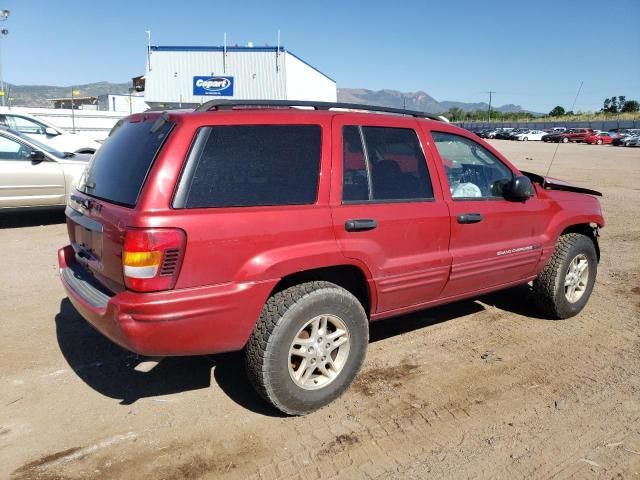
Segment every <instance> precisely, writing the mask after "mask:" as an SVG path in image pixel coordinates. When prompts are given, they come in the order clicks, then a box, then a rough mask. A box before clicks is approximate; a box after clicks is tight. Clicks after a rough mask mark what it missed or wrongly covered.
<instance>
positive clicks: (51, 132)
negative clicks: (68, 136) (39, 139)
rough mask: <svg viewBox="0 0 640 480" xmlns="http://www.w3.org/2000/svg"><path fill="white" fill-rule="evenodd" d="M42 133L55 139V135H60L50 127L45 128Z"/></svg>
mask: <svg viewBox="0 0 640 480" xmlns="http://www.w3.org/2000/svg"><path fill="white" fill-rule="evenodd" d="M44 133H45V134H47V135H50V136H52V137H55V136H56V135H60V133H59V132H58V131H57V130H56V129H55V128H51V127H47V128H45V129H44Z"/></svg>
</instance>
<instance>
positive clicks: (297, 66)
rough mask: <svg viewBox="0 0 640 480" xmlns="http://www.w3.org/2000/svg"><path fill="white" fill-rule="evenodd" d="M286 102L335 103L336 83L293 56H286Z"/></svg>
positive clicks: (336, 97) (336, 95)
mask: <svg viewBox="0 0 640 480" xmlns="http://www.w3.org/2000/svg"><path fill="white" fill-rule="evenodd" d="M286 75H287V100H316V101H321V102H337V101H338V92H337V89H336V82H334V81H333V80H331V79H330V78H328V77H326V76H325V75H323V74H321V73H319V72H317V71H316V70H315V69H314V68H313V67H311V66H309V65H307V64H306V63H305V62H303V61H302V60H300V59H299V58H298V57H296V56H295V55H292V54H290V53H289V52H287V54H286Z"/></svg>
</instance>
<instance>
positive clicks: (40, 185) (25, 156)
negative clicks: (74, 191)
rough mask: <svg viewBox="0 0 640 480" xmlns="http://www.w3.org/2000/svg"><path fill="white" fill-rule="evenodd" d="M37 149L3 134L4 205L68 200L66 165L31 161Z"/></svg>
mask: <svg viewBox="0 0 640 480" xmlns="http://www.w3.org/2000/svg"><path fill="white" fill-rule="evenodd" d="M31 152H33V149H32V148H31V147H29V146H27V145H25V144H23V143H21V142H18V141H16V140H14V139H12V138H8V137H5V136H2V135H0V208H4V207H33V206H47V205H61V204H64V200H65V192H66V189H65V181H64V174H63V171H62V166H61V165H60V164H58V163H57V162H54V161H50V160H48V159H47V160H45V161H42V162H39V163H33V162H32V161H31V157H30V156H31Z"/></svg>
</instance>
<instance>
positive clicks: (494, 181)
mask: <svg viewBox="0 0 640 480" xmlns="http://www.w3.org/2000/svg"><path fill="white" fill-rule="evenodd" d="M431 136H432V138H433V143H432V145H433V146H434V147H435V148H433V149H432V150H433V151H434V154H436V155H438V156H439V157H440V165H439V166H438V168H440V169H441V170H440V171H441V172H442V173H441V176H442V177H443V178H445V179H446V181H447V183H448V191H445V197H446V198H447V203H448V204H449V208H450V210H451V244H450V247H449V248H450V252H451V255H452V257H453V258H452V265H451V275H450V278H449V282H448V283H447V286H446V288H445V290H444V292H443V295H442V297H443V298H446V297H453V296H457V295H463V294H467V293H471V292H474V291H481V290H485V289H489V288H493V287H496V286H499V285H504V284H509V283H513V282H516V281H519V280H522V279H526V278H528V277H529V276H531V275H532V274H533V272H534V268H535V266H536V264H537V262H538V260H539V259H540V256H541V253H542V248H541V245H542V242H543V234H544V225H545V223H544V219H545V217H546V216H548V215H549V213H545V209H547V208H550V207H549V206H548V205H547V204H546V202H543V201H541V200H539V199H538V198H537V197H536V196H534V197H532V198H530V199H528V200H527V201H525V202H514V201H508V200H505V199H504V197H503V196H502V193H501V189H502V186H503V185H504V184H505V183H506V182H507V181H509V180H510V179H511V178H513V176H514V171H512V169H511V168H510V167H509V166H507V165H506V164H505V163H503V162H502V161H501V160H500V159H499V158H498V157H497V156H496V155H494V154H493V153H491V152H490V151H489V150H488V149H486V148H484V147H483V146H482V145H480V144H479V143H477V142H476V141H474V140H473V139H471V138H468V137H466V136H462V135H457V134H453V133H446V132H431Z"/></svg>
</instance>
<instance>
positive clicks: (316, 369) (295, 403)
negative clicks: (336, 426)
mask: <svg viewBox="0 0 640 480" xmlns="http://www.w3.org/2000/svg"><path fill="white" fill-rule="evenodd" d="M368 342H369V325H368V319H367V315H366V313H365V311H364V308H363V307H362V305H361V304H360V302H359V301H358V299H357V298H356V297H354V296H353V295H352V294H351V293H350V292H348V291H347V290H345V289H343V288H341V287H339V286H337V285H335V284H333V283H329V282H320V281H318V282H308V283H302V284H299V285H295V286H293V287H289V288H287V289H285V290H282V291H280V292H278V293H275V294H274V295H272V296H271V297H270V298H269V300H268V301H267V303H266V304H265V306H264V308H263V310H262V313H261V314H260V319H259V320H258V323H257V325H256V327H255V330H254V331H253V333H252V335H251V337H250V338H249V341H248V343H247V346H246V348H245V359H246V366H247V372H248V375H249V379H250V380H251V383H252V384H253V386H254V388H255V389H256V391H257V392H258V393H259V394H260V395H261V396H262V397H263V398H264V399H265V400H267V401H268V402H269V403H271V404H272V405H273V406H274V407H275V408H277V409H278V410H280V411H282V412H284V413H287V414H289V415H304V414H306V413H310V412H312V411H314V410H317V409H319V408H321V407H323V406H325V405H327V404H328V403H330V402H332V401H333V400H335V399H336V398H338V397H339V396H340V395H341V394H342V393H343V392H344V391H345V390H346V389H347V388H348V387H349V385H350V384H351V382H352V381H353V379H354V378H355V376H356V375H357V373H358V371H359V370H360V367H361V366H362V362H363V361H364V357H365V354H366V351H367V345H368Z"/></svg>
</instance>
